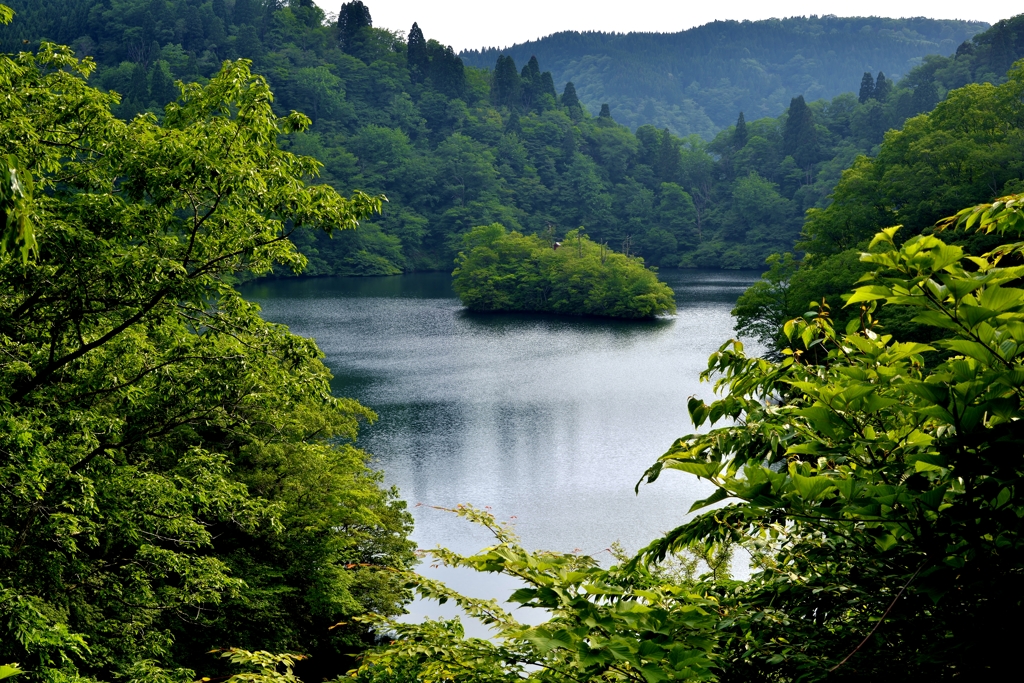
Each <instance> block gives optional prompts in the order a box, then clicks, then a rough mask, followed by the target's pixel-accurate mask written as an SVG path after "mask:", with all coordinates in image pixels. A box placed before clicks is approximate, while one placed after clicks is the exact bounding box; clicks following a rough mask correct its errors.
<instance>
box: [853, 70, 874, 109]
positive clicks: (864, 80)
mask: <svg viewBox="0 0 1024 683" xmlns="http://www.w3.org/2000/svg"><path fill="white" fill-rule="evenodd" d="M874 96H875V79H873V78H872V77H871V74H870V73H868V72H867V71H865V72H864V75H863V76H862V77H861V79H860V95H859V96H858V97H857V100H858V101H859V102H860V103H861V104H864V103H865V102H867V101H868V100H870V99H871V98H872V97H874Z"/></svg>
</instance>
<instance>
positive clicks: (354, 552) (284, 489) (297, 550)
mask: <svg viewBox="0 0 1024 683" xmlns="http://www.w3.org/2000/svg"><path fill="white" fill-rule="evenodd" d="M5 9H6V8H2V7H0V10H5ZM91 68H92V64H91V63H90V62H89V61H84V62H79V61H77V60H76V59H74V58H73V57H72V56H71V53H70V51H69V50H68V49H66V48H61V47H57V46H54V45H51V44H45V43H44V44H43V46H42V48H41V50H40V52H39V54H38V56H34V55H31V54H28V53H22V54H21V55H19V56H17V57H16V58H12V57H7V56H0V87H2V89H3V92H4V93H5V97H4V98H2V100H0V150H2V151H3V153H4V155H5V158H6V160H7V162H8V163H7V164H6V171H5V173H6V176H5V178H6V180H7V181H8V182H9V181H10V178H11V177H16V178H20V179H21V181H20V184H19V185H18V191H17V192H16V193H12V192H9V191H6V190H5V193H4V195H3V196H2V199H3V205H2V206H3V210H4V225H5V233H4V245H3V246H4V248H3V249H2V250H0V350H2V352H0V425H2V426H0V662H2V663H7V662H20V663H21V664H22V668H23V669H24V674H22V676H21V677H22V678H23V679H24V680H35V681H43V680H47V681H57V680H69V681H70V680H77V679H79V678H80V677H85V678H91V679H100V680H112V679H114V678H131V679H133V680H158V679H159V680H162V681H169V680H191V679H192V678H193V677H194V674H193V672H192V671H191V670H190V669H195V668H196V667H197V666H205V664H206V660H208V659H209V657H208V656H207V655H205V654H202V655H199V654H197V653H202V652H205V651H207V650H209V649H210V648H211V647H224V646H234V645H241V646H247V647H260V646H271V647H276V648H279V649H292V650H299V651H304V652H309V651H311V650H317V651H319V652H322V653H331V652H333V653H335V654H342V653H344V652H345V651H346V649H347V648H351V647H352V646H353V645H355V644H356V643H358V642H359V640H360V639H361V638H362V637H364V636H365V630H364V629H358V628H352V627H344V626H343V627H339V628H337V629H336V630H335V631H330V630H329V627H330V626H331V625H333V624H336V623H337V622H338V621H340V620H343V619H344V618H345V617H346V616H347V615H352V614H358V613H361V612H365V611H367V610H372V611H374V612H378V613H390V614H397V613H399V612H400V611H401V609H402V607H401V605H402V601H403V598H404V589H403V588H402V586H401V584H400V583H398V582H397V580H396V579H393V578H389V577H390V574H387V573H382V572H381V571H380V570H379V569H377V568H378V567H392V568H404V567H407V566H408V565H409V563H410V562H411V561H412V557H411V551H410V547H409V544H408V543H407V542H406V540H405V535H406V533H407V532H408V529H409V517H408V515H407V514H406V513H405V512H404V510H403V509H402V505H401V504H400V503H399V502H398V501H397V500H396V499H395V497H394V495H393V493H389V492H388V491H386V490H382V489H381V487H380V485H379V480H378V477H377V475H376V474H375V473H373V472H372V471H370V470H369V469H368V468H367V467H366V455H365V454H364V453H362V452H361V451H359V450H357V449H356V448H355V447H354V446H353V445H352V441H353V439H354V438H355V436H356V432H357V428H358V425H359V423H360V422H365V421H367V420H371V419H373V414H372V413H371V412H370V411H369V410H367V409H366V408H364V407H362V406H360V405H359V404H357V403H356V402H354V401H351V400H347V399H337V398H334V397H332V396H331V393H330V387H329V380H330V373H329V372H328V370H327V368H326V367H325V366H324V365H323V363H322V362H321V360H320V358H321V354H320V352H319V350H318V349H317V348H316V346H315V344H313V342H311V341H309V340H306V339H302V338H299V337H296V336H294V335H292V334H290V333H289V332H288V330H287V329H286V328H284V327H282V326H278V325H272V324H268V323H265V322H263V321H262V320H261V319H260V317H259V309H258V307H257V306H255V305H254V304H251V303H248V302H246V301H245V300H243V299H242V298H241V297H240V296H239V294H238V292H237V291H236V290H235V289H234V288H233V287H232V286H231V283H232V282H233V281H234V279H235V278H236V277H237V276H238V275H239V274H242V273H244V272H252V273H257V274H258V273H262V272H266V271H267V270H268V269H270V268H271V266H273V265H274V264H283V265H286V266H290V267H292V268H301V267H302V265H303V263H304V259H303V258H302V257H301V255H299V254H298V252H297V251H296V249H295V247H294V246H293V245H292V243H291V242H290V241H289V239H288V237H289V235H290V233H291V231H292V230H294V229H295V228H297V227H300V226H310V227H315V228H318V229H322V230H326V231H337V230H345V229H351V228H354V227H355V226H356V224H357V222H358V220H359V219H361V218H363V217H366V216H368V215H370V214H371V213H372V212H374V211H376V210H378V209H379V206H380V200H379V199H374V198H371V197H368V196H366V195H363V194H359V193H356V194H355V195H354V196H353V197H352V198H351V199H345V198H343V197H341V196H339V195H338V194H337V193H336V192H335V191H334V190H332V189H331V188H329V187H327V186H323V185H307V184H305V182H304V181H303V179H304V178H305V179H309V178H313V177H315V176H316V174H317V172H318V169H319V164H318V163H317V162H316V161H315V160H313V159H311V158H307V157H297V156H294V155H292V154H289V153H285V152H282V151H280V150H279V149H278V147H277V138H278V136H279V135H281V134H286V133H290V132H293V131H300V130H303V129H304V128H306V127H307V126H308V125H309V120H308V119H307V118H306V117H305V116H303V115H301V114H297V113H292V114H291V115H289V116H286V117H283V118H279V117H278V116H276V115H275V114H274V113H273V111H272V109H271V102H272V95H271V93H270V91H269V89H268V87H267V84H266V82H265V81H264V80H263V79H262V78H259V77H255V76H253V75H252V74H251V73H250V72H249V67H248V63H247V62H245V61H239V62H235V63H226V64H225V66H224V68H223V69H222V71H221V72H220V73H219V74H218V75H217V76H216V77H215V78H213V79H212V80H211V81H210V83H209V85H207V86H205V87H201V86H199V85H188V86H183V88H182V93H181V97H180V99H179V101H178V102H177V103H176V104H172V105H170V106H168V107H167V109H166V118H165V123H164V125H162V126H161V125H158V124H157V122H156V119H155V118H154V117H153V116H151V115H146V116H140V117H137V118H135V119H134V120H132V121H131V122H128V123H126V122H123V121H119V120H118V119H116V118H114V117H113V116H112V114H111V112H110V108H111V106H112V105H114V104H116V101H117V99H116V97H115V96H112V95H107V94H103V93H101V92H100V91H98V90H95V89H93V88H90V87H89V86H88V85H86V82H85V78H86V77H87V76H88V74H89V72H90V70H91ZM33 179H34V183H33V182H30V181H32V180H33ZM5 187H6V188H7V190H9V189H10V188H11V185H9V184H7V185H5ZM199 657H201V659H200V658H199ZM335 668H342V669H343V668H344V666H343V664H339V663H338V662H335Z"/></svg>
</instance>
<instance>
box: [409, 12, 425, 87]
mask: <svg viewBox="0 0 1024 683" xmlns="http://www.w3.org/2000/svg"><path fill="white" fill-rule="evenodd" d="M406 60H407V62H408V64H409V70H410V71H411V72H412V76H413V79H415V80H417V81H420V80H423V78H424V77H425V76H426V74H427V68H428V67H429V66H430V60H429V58H428V56H427V41H426V39H425V38H424V37H423V31H421V30H420V26H419V24H417V23H416V22H413V24H412V29H410V31H409V42H408V50H407V54H406Z"/></svg>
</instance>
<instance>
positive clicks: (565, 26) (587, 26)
mask: <svg viewBox="0 0 1024 683" xmlns="http://www.w3.org/2000/svg"><path fill="white" fill-rule="evenodd" d="M315 1H316V3H317V4H318V5H320V6H321V7H322V8H323V9H324V10H326V11H327V12H336V11H337V10H338V8H339V7H340V6H341V4H342V2H344V1H345V0H315ZM363 2H364V3H365V4H366V5H367V6H368V7H369V8H370V14H371V15H372V16H373V25H374V26H378V27H381V28H388V29H392V30H402V31H406V32H407V31H408V30H409V28H410V27H411V26H412V23H413V22H414V21H415V22H418V23H419V25H420V28H421V29H423V33H424V35H426V37H427V38H434V39H435V40H438V41H440V42H441V43H444V44H446V45H451V46H452V47H453V48H455V50H456V51H458V50H464V49H471V48H480V47H507V46H509V45H512V44H514V43H522V42H525V41H527V40H533V39H534V38H540V37H542V36H546V35H550V34H552V33H555V32H557V31H566V30H573V31H618V32H622V33H626V32H629V31H658V32H664V33H672V32H675V31H681V30H683V29H687V28H691V27H693V26H700V25H701V24H706V23H708V22H711V21H714V20H716V19H767V18H769V17H791V16H801V15H808V14H836V15H839V16H865V15H867V16H884V17H919V16H924V17H932V18H937V19H975V20H980V21H987V22H988V23H990V24H994V23H995V22H997V21H999V20H1000V19H1007V18H1009V17H1011V16H1013V15H1014V14H1019V13H1021V12H1024V5H1022V4H1021V2H1020V0H973V1H971V2H966V3H964V2H952V1H951V0H775V1H774V2H765V0H720V2H709V3H708V4H707V5H704V4H703V3H694V4H693V5H690V4H689V3H684V2H679V0H675V1H674V2H671V1H666V0H626V1H623V0H586V1H584V0H576V1H574V2H567V1H565V0H504V1H502V2H496V1H494V0H490V1H482V0H363Z"/></svg>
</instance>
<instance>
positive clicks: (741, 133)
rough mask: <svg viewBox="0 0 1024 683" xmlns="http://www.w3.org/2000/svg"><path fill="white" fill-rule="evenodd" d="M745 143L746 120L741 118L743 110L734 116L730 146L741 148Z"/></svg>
mask: <svg viewBox="0 0 1024 683" xmlns="http://www.w3.org/2000/svg"><path fill="white" fill-rule="evenodd" d="M746 144H747V120H746V119H745V118H743V112H740V115H739V117H737V118H736V130H735V131H733V134H732V146H733V148H735V149H743V148H744V147H745V146H746Z"/></svg>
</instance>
